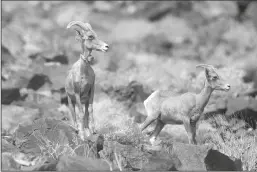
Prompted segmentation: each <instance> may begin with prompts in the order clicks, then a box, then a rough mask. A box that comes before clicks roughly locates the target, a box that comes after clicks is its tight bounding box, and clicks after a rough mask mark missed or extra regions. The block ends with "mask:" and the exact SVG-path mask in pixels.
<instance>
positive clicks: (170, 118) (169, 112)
mask: <svg viewBox="0 0 257 172" xmlns="http://www.w3.org/2000/svg"><path fill="white" fill-rule="evenodd" d="M196 67H202V68H204V69H205V76H206V80H205V84H204V87H203V89H202V91H201V92H200V93H199V94H195V93H190V92H187V93H184V94H182V95H180V96H171V95H168V94H166V91H164V90H157V91H155V92H153V93H152V94H151V95H150V96H149V97H148V98H147V99H146V100H145V101H144V106H145V109H146V111H147V118H146V120H145V121H144V123H143V124H142V125H141V126H140V129H141V131H143V130H144V129H145V128H146V127H148V126H149V125H150V124H151V123H152V122H153V121H155V120H157V124H156V127H155V129H154V131H153V132H152V133H151V135H150V142H151V144H152V145H153V144H157V143H159V142H158V141H156V138H157V136H158V135H159V133H160V131H161V130H162V129H163V127H164V126H165V124H183V125H184V127H185V129H186V131H187V135H188V139H189V143H190V144H197V143H196V139H195V137H196V123H197V121H198V120H199V118H200V116H201V115H202V113H203V111H204V108H205V106H206V105H207V103H208V101H209V98H210V96H211V93H212V92H213V91H214V90H223V91H229V89H230V85H229V84H227V83H226V81H225V80H224V79H222V78H221V76H220V75H218V73H217V69H216V68H214V67H213V66H211V65H206V64H200V65H197V66H196Z"/></svg>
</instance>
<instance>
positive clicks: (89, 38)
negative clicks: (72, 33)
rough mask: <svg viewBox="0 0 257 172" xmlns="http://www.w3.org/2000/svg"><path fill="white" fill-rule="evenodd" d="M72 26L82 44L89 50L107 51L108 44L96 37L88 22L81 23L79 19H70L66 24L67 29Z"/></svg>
mask: <svg viewBox="0 0 257 172" xmlns="http://www.w3.org/2000/svg"><path fill="white" fill-rule="evenodd" d="M71 27H74V29H75V30H76V32H77V36H78V37H79V38H80V39H81V41H82V43H83V46H84V47H85V48H87V49H88V50H89V51H90V52H91V51H92V50H96V51H102V52H107V50H108V49H109V46H108V44H106V43H105V42H103V41H102V40H100V39H98V37H97V35H96V33H95V31H94V30H93V29H92V27H91V25H90V24H89V23H83V22H81V21H72V22H70V23H69V24H68V26H67V29H69V28H71Z"/></svg>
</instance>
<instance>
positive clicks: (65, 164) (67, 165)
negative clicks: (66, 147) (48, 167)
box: [57, 156, 109, 171]
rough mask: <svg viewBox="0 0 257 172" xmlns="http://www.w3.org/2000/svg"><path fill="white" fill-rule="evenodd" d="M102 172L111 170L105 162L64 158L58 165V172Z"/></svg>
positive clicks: (77, 157)
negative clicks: (102, 171)
mask: <svg viewBox="0 0 257 172" xmlns="http://www.w3.org/2000/svg"><path fill="white" fill-rule="evenodd" d="M64 170H65V171H94V170H97V171H101V170H109V166H108V164H107V163H106V162H104V161H103V160H98V159H92V158H86V157H82V156H81V157H80V156H74V157H72V156H62V157H61V158H60V160H59V162H58V164H57V171H64Z"/></svg>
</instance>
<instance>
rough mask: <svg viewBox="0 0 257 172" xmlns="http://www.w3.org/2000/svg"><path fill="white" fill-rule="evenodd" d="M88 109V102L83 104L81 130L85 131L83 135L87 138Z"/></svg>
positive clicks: (88, 133)
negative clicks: (83, 111)
mask: <svg viewBox="0 0 257 172" xmlns="http://www.w3.org/2000/svg"><path fill="white" fill-rule="evenodd" d="M88 107H89V103H88V101H87V102H86V103H85V113H84V116H83V119H82V120H83V124H84V125H83V130H85V132H86V133H85V134H86V136H87V137H88V136H89V135H90V132H89V111H88Z"/></svg>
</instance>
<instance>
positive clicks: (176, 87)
mask: <svg viewBox="0 0 257 172" xmlns="http://www.w3.org/2000/svg"><path fill="white" fill-rule="evenodd" d="M256 8H257V3H255V2H250V1H249V2H248V1H247V2H229V1H226V2H211V1H210V2H208V1H205V2H197V1H195V2H175V1H170V2H157V1H156V2H154V1H153V2H131V1H126V2H125V1H124V2H119V1H113V2H102V1H90V2H89V1H76V2H68V1H66V2H64V1H63V2H61V1H60V2H59V1H54V2H47V1H42V2H40V1H28V2H25V1H21V2H18V1H10V2H7V1H4V2H3V3H2V22H1V23H2V46H1V49H2V58H1V62H2V73H1V81H2V90H1V103H2V133H1V134H2V139H1V143H2V169H3V170H25V171H34V170H40V171H44V170H53V171H54V170H57V171H61V170H68V169H69V170H83V171H92V170H109V165H108V163H110V162H111V161H114V159H115V154H116V155H118V156H119V159H120V161H119V162H120V166H121V167H122V168H123V169H125V170H127V171H138V170H141V171H149V170H220V171H223V170H229V171H232V170H257V140H256V136H257V132H256V130H255V129H256V121H257V100H256V91H255V92H254V91H253V92H251V93H249V94H246V92H249V91H251V90H257V57H256V53H257V40H256V39H255V38H256V36H257V32H256V31H257V18H256V15H255V14H256V11H257V9H256ZM72 20H81V21H84V22H89V23H90V24H91V25H92V27H93V29H94V30H95V31H96V33H97V34H98V36H99V38H100V39H102V40H104V41H105V42H107V43H108V44H109V45H110V50H109V51H108V52H107V53H101V52H93V56H94V57H95V63H94V65H93V68H94V70H95V73H96V89H95V100H94V116H95V121H96V129H97V131H98V134H97V135H94V136H92V137H90V138H88V139H87V140H86V141H84V142H83V141H81V140H80V139H79V138H78V136H77V132H76V131H75V130H74V129H73V128H72V127H71V126H70V114H69V113H70V112H69V110H68V107H67V98H66V95H65V91H64V80H65V77H66V74H67V71H68V69H69V68H70V67H71V65H72V64H73V63H74V62H75V61H76V60H77V59H78V58H79V53H80V51H81V50H80V46H79V43H78V42H76V40H75V33H74V31H72V30H68V29H66V26H67V24H68V23H69V22H70V21H72ZM199 63H207V64H212V65H214V66H216V67H217V68H218V69H219V70H220V71H221V72H222V73H223V74H224V75H225V77H226V79H227V81H228V83H230V85H231V90H230V91H229V92H226V93H225V92H219V91H216V92H214V93H213V95H212V97H211V99H210V101H209V103H208V105H207V107H206V109H205V116H204V118H203V120H201V121H200V122H199V126H198V130H197V142H198V145H197V146H194V145H188V140H187V137H186V132H185V129H184V128H183V127H182V126H178V125H174V126H171V125H169V126H168V125H167V126H165V128H164V129H163V131H162V132H161V134H160V139H161V140H162V141H163V143H162V144H161V145H160V146H159V147H158V148H156V149H152V148H150V147H149V145H148V142H147V136H145V135H143V134H142V133H141V132H140V131H139V129H138V126H139V124H140V123H142V122H143V121H144V119H145V118H146V112H145V109H144V107H143V103H142V102H143V101H144V100H145V99H146V98H147V97H148V96H149V95H150V94H151V93H152V92H153V91H154V90H156V89H169V90H170V91H171V92H172V93H176V94H180V93H184V92H187V91H194V92H199V91H200V89H201V88H202V86H203V79H204V77H203V76H204V75H203V72H201V71H200V70H197V69H196V68H195V65H196V64H199ZM153 127H154V126H150V127H149V131H150V130H151V129H153ZM113 169H114V170H119V165H118V164H117V163H116V162H115V161H114V166H113Z"/></svg>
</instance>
